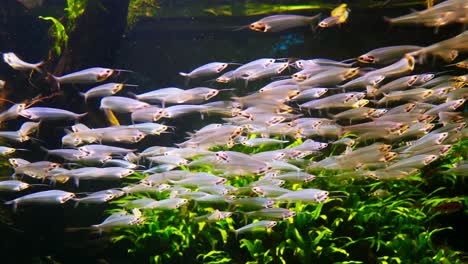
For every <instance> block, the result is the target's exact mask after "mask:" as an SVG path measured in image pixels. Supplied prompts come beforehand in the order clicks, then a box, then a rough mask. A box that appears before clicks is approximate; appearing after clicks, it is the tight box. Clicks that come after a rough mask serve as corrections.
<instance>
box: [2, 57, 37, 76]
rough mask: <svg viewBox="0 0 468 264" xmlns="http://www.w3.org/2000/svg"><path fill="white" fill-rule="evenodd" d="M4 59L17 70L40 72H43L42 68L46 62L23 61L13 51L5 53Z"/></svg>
mask: <svg viewBox="0 0 468 264" xmlns="http://www.w3.org/2000/svg"><path fill="white" fill-rule="evenodd" d="M3 60H4V61H5V62H6V63H7V64H8V65H10V67H12V68H13V69H15V70H19V71H32V70H36V71H38V72H43V70H42V69H41V68H40V67H41V66H42V65H43V64H44V62H43V61H41V62H38V63H28V62H25V61H22V60H21V59H20V58H18V56H16V54H14V53H13V52H7V53H3Z"/></svg>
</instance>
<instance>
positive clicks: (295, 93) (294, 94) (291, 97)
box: [287, 90, 301, 100]
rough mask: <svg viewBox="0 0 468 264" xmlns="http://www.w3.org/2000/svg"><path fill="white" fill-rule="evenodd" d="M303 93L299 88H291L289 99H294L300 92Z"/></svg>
mask: <svg viewBox="0 0 468 264" xmlns="http://www.w3.org/2000/svg"><path fill="white" fill-rule="evenodd" d="M300 93H301V91H299V90H290V91H288V98H287V99H288V100H293V99H294V98H296V97H297V96H298V95H299V94H300Z"/></svg>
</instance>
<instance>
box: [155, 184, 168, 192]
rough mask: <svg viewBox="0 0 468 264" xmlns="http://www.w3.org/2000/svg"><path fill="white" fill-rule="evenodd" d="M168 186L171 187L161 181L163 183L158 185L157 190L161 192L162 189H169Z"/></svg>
mask: <svg viewBox="0 0 468 264" xmlns="http://www.w3.org/2000/svg"><path fill="white" fill-rule="evenodd" d="M169 188H171V186H170V185H169V184H165V183H163V184H160V185H159V186H158V191H159V192H163V191H165V190H169Z"/></svg>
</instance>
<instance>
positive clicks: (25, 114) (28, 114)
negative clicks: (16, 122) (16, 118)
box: [18, 109, 36, 119]
mask: <svg viewBox="0 0 468 264" xmlns="http://www.w3.org/2000/svg"><path fill="white" fill-rule="evenodd" d="M18 114H19V115H20V116H22V117H24V118H27V119H34V118H36V115H34V113H32V112H31V111H29V110H28V109H22V110H20V111H19V112H18Z"/></svg>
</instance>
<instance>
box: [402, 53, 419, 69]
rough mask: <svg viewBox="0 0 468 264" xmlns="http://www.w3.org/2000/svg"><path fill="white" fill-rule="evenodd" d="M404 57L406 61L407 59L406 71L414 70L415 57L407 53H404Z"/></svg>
mask: <svg viewBox="0 0 468 264" xmlns="http://www.w3.org/2000/svg"><path fill="white" fill-rule="evenodd" d="M404 59H406V61H407V63H408V68H407V70H408V71H412V70H414V65H415V64H416V59H415V58H414V57H413V56H411V55H408V54H406V55H405V58H404Z"/></svg>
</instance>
